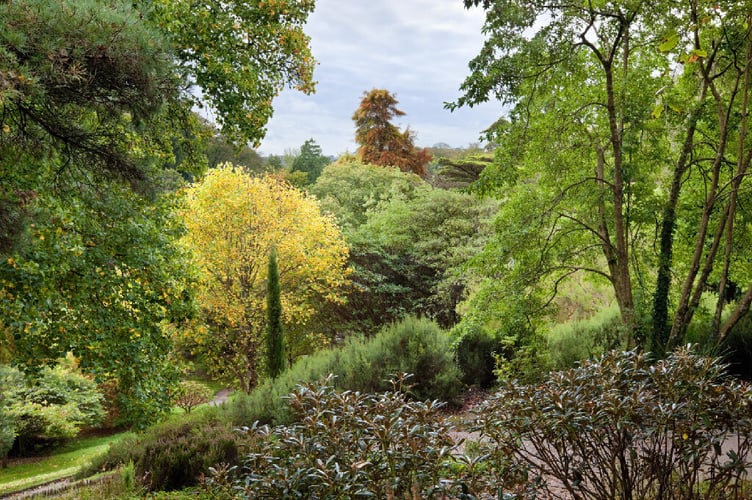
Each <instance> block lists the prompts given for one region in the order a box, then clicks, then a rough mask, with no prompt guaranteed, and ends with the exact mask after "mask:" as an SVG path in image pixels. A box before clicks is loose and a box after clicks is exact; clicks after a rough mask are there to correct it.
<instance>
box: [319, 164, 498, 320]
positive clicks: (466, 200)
mask: <svg viewBox="0 0 752 500" xmlns="http://www.w3.org/2000/svg"><path fill="white" fill-rule="evenodd" d="M310 191H311V193H313V194H314V195H316V196H317V197H318V198H319V199H320V200H321V206H322V209H324V210H327V211H330V212H332V213H333V214H334V215H335V217H336V219H337V222H338V223H339V224H340V226H341V227H342V228H343V233H344V235H345V238H346V240H347V242H348V244H349V245H350V263H351V265H352V267H353V269H354V273H353V275H352V277H351V280H352V283H353V285H352V287H351V289H350V291H349V293H348V302H347V304H346V305H345V306H344V307H335V308H333V309H331V310H329V311H327V314H328V315H329V317H330V319H329V321H330V322H331V321H338V322H339V323H340V324H341V327H340V328H341V329H343V330H344V331H346V332H350V331H354V332H355V333H366V334H369V333H372V332H375V331H378V329H379V328H380V327H381V326H382V325H384V324H387V323H389V322H391V321H395V320H398V319H399V318H401V317H404V316H405V315H410V314H414V315H421V316H425V317H428V318H431V319H435V320H436V321H438V322H439V323H440V324H441V325H442V326H443V327H448V326H451V325H453V324H454V323H456V322H457V321H458V319H459V312H458V310H457V309H458V308H457V306H458V304H459V303H460V302H461V301H462V300H463V299H464V298H465V292H466V290H467V286H468V282H469V281H470V280H471V277H470V275H469V273H467V272H466V270H465V269H464V267H463V265H464V263H465V261H466V260H467V259H468V258H469V257H470V256H472V255H473V254H475V253H476V252H478V251H479V250H480V249H481V248H482V247H483V245H484V243H485V241H486V240H487V238H488V236H489V233H490V232H491V227H490V222H489V220H490V218H491V217H492V214H493V213H494V211H495V205H494V203H489V202H482V201H480V200H478V199H477V198H475V197H474V196H472V195H469V194H466V193H459V192H454V191H446V190H443V189H438V188H432V187H431V186H430V185H429V184H428V183H426V182H423V181H421V180H420V178H419V177H417V176H416V175H414V174H407V173H403V172H400V171H398V170H396V169H385V168H382V167H379V166H376V165H365V164H362V163H360V162H358V161H355V160H352V159H349V158H340V159H339V160H338V161H337V162H335V163H333V164H331V165H329V166H327V167H326V168H325V169H324V172H323V174H322V175H321V177H319V179H318V181H317V182H316V183H315V184H314V185H312V186H311V187H310Z"/></svg>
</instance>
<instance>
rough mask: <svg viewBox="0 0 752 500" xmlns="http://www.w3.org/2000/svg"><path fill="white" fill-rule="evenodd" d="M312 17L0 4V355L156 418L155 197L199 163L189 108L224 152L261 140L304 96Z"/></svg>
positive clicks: (167, 5)
mask: <svg viewBox="0 0 752 500" xmlns="http://www.w3.org/2000/svg"><path fill="white" fill-rule="evenodd" d="M312 9H313V2H312V1H304V2H299V1H296V2H293V1H286V0H280V1H274V2H264V1H257V2H232V1H231V2H222V3H221V4H217V3H215V2H189V1H181V0H178V1H166V0H156V1H146V0H145V1H136V2H129V1H122V0H116V1H112V2H100V1H96V0H75V1H74V0H61V1H56V2H48V1H44V0H24V1H21V0H10V1H6V2H0V18H2V20H3V22H2V23H0V252H2V253H3V259H2V260H1V261H0V275H2V279H3V281H2V288H1V289H0V296H2V300H1V301H0V307H1V308H2V312H3V315H2V321H1V323H2V324H1V325H0V331H2V337H1V338H0V340H2V345H0V352H2V353H3V354H5V353H9V355H10V357H11V358H12V361H13V362H14V363H19V364H27V365H38V364H44V363H51V362H53V360H54V359H55V358H56V357H58V356H59V355H60V354H61V353H64V352H65V351H66V350H72V351H74V352H75V353H76V354H77V356H79V357H80V359H81V362H82V368H83V369H84V370H85V371H87V372H88V373H92V374H94V375H95V376H96V378H97V380H98V381H100V382H103V381H107V382H108V383H112V384H115V385H116V386H117V388H118V390H119V391H120V392H119V396H118V399H119V403H120V405H121V408H120V409H121V411H122V412H121V417H122V418H123V419H124V421H127V422H131V423H133V422H136V423H145V422H146V421H147V420H149V419H150V418H152V417H155V416H157V415H159V414H160V413H161V411H162V410H164V409H165V408H166V407H167V405H168V404H169V389H170V386H171V385H172V383H173V381H174V380H175V377H174V365H172V368H171V363H169V362H168V356H169V354H170V349H171V344H170V339H169V337H168V336H167V335H166V333H165V331H164V330H163V325H164V323H166V322H168V321H171V320H174V319H178V318H180V317H181V316H183V315H184V313H185V312H186V311H187V310H188V309H189V307H187V306H188V304H189V303H190V296H189V295H188V294H187V292H186V291H185V286H184V281H185V278H186V272H185V270H184V269H183V268H182V264H181V263H180V261H181V257H182V256H181V254H180V252H178V251H177V250H176V248H175V246H174V244H173V240H174V238H176V236H177V234H178V233H179V232H180V228H179V227H177V226H176V224H175V222H176V221H175V218H174V216H173V214H172V213H171V210H172V201H171V199H170V196H169V195H167V196H163V193H164V192H166V191H171V190H174V189H175V188H176V187H177V186H178V185H179V184H180V182H181V179H180V177H185V178H191V177H195V176H197V174H199V173H200V172H201V171H202V170H203V169H204V168H205V162H206V160H205V158H202V153H203V151H204V150H205V148H203V147H202V145H201V144H200V142H201V139H202V138H203V134H204V128H203V127H202V126H201V123H200V120H198V119H197V118H196V116H195V115H194V114H193V113H192V111H191V109H192V106H193V105H195V104H201V103H204V104H206V105H208V106H210V107H212V108H214V110H215V111H216V112H217V113H216V116H217V118H218V120H219V121H220V124H221V130H222V133H223V134H224V136H226V137H228V138H230V139H231V140H233V141H235V142H236V143H243V144H244V143H246V142H248V141H258V139H259V138H260V137H262V136H263V134H264V124H265V123H266V121H267V120H268V118H269V115H270V114H271V111H272V107H271V105H272V98H273V97H274V95H276V93H277V92H278V91H280V90H282V88H283V87H284V86H286V85H289V86H292V87H296V88H299V89H300V90H303V91H304V92H309V91H311V90H312V88H313V87H312V81H311V71H312V68H313V64H314V61H313V59H312V58H311V57H310V51H309V49H308V38H307V37H306V36H305V35H304V34H303V32H302V29H301V26H302V24H303V23H304V22H305V19H306V17H307V15H308V13H309V12H310V11H311V10H312ZM208 20H211V22H208ZM196 86H198V87H200V91H196V90H197V89H195V88H194V87H196ZM168 169H175V170H177V171H178V172H179V173H180V174H183V175H182V176H179V175H176V174H175V171H166V170H168ZM125 186H129V187H130V188H134V189H132V190H131V191H128V190H127V189H125ZM19 242H22V243H23V244H22V245H18V243H19Z"/></svg>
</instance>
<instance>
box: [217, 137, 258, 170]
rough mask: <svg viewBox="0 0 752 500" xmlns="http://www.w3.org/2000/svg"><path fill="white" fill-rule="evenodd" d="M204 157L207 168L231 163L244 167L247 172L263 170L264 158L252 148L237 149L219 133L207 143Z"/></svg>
mask: <svg viewBox="0 0 752 500" xmlns="http://www.w3.org/2000/svg"><path fill="white" fill-rule="evenodd" d="M206 159H207V160H208V163H209V168H216V167H218V166H219V165H222V164H223V163H232V164H233V165H237V166H239V167H244V168H245V169H246V170H247V171H248V173H249V174H252V173H261V172H263V171H264V160H263V159H262V158H261V156H259V154H258V153H257V152H256V151H254V150H253V149H251V148H249V147H247V146H245V147H243V148H241V149H240V150H238V149H237V148H236V147H235V146H233V145H232V144H230V143H229V142H227V140H226V139H225V138H223V137H222V136H220V135H215V136H212V137H211V138H210V139H209V141H208V144H207V148H206Z"/></svg>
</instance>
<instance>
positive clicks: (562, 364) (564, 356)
mask: <svg viewBox="0 0 752 500" xmlns="http://www.w3.org/2000/svg"><path fill="white" fill-rule="evenodd" d="M622 325H623V324H622V320H621V316H620V314H619V311H618V309H617V308H615V307H612V308H609V309H605V310H603V311H601V312H600V313H598V314H596V315H595V316H593V317H591V318H588V319H585V320H575V321H571V322H568V323H563V324H559V325H556V326H554V327H553V328H552V329H551V331H550V332H549V334H548V350H549V361H550V363H551V368H552V369H553V370H564V369H566V368H572V367H573V366H574V365H575V364H576V363H577V362H578V361H582V360H584V359H591V358H594V357H599V356H601V355H603V354H604V353H606V352H608V351H610V350H613V349H621V348H623V347H625V346H624V345H623V344H624V339H625V338H626V335H625V334H624V328H623V326H622Z"/></svg>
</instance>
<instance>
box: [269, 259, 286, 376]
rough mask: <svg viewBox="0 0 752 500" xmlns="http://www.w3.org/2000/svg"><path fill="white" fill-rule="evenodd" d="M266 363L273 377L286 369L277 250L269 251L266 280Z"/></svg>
mask: <svg viewBox="0 0 752 500" xmlns="http://www.w3.org/2000/svg"><path fill="white" fill-rule="evenodd" d="M266 318H267V321H266V365H267V372H268V374H269V376H270V377H271V378H277V376H278V375H279V374H280V373H282V372H283V371H284V370H285V346H284V335H285V334H284V332H283V331H282V298H281V291H280V284H279V267H278V266H277V250H276V248H274V247H272V249H271V252H269V273H268V278H267V281H266Z"/></svg>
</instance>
